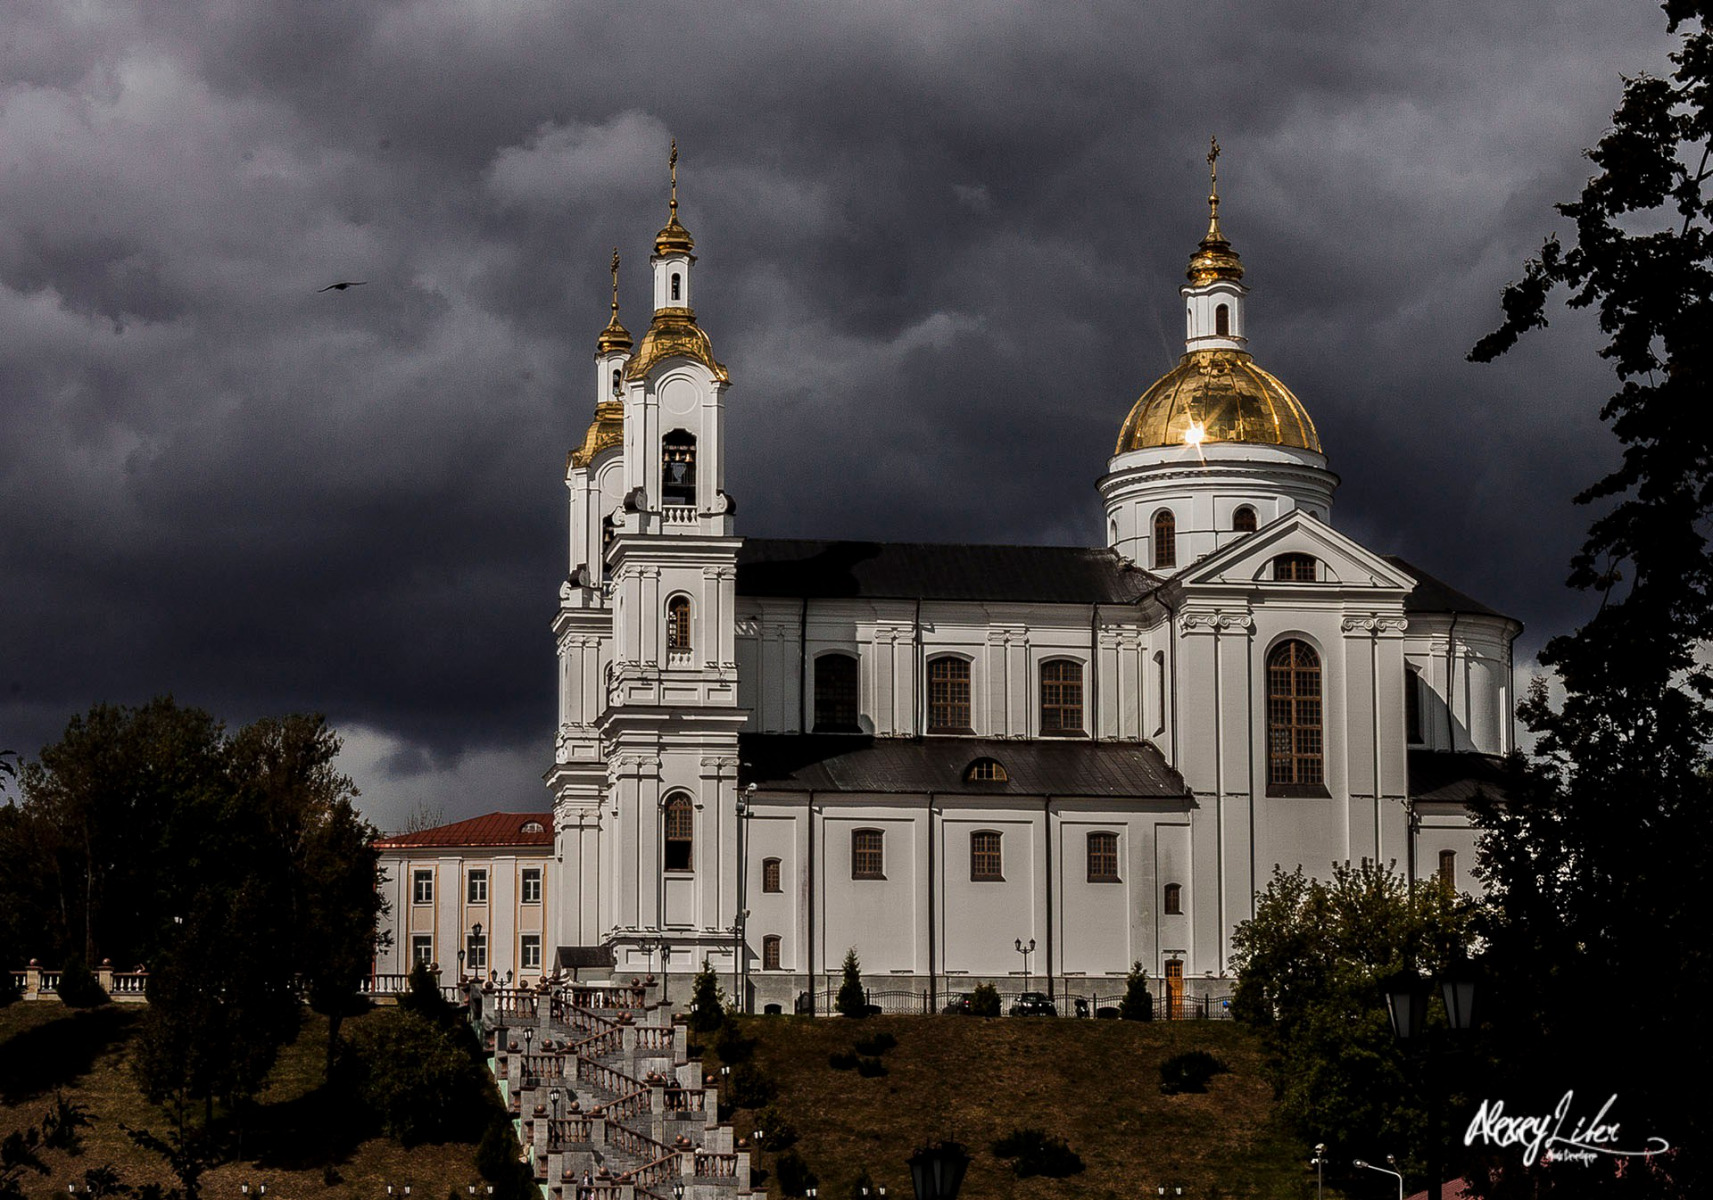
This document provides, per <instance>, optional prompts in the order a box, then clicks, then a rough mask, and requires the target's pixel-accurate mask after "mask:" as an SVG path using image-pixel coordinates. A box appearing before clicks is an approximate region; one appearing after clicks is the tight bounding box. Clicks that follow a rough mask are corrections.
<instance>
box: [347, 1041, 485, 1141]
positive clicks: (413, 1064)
mask: <svg viewBox="0 0 1713 1200" xmlns="http://www.w3.org/2000/svg"><path fill="white" fill-rule="evenodd" d="M351 1045H352V1050H353V1055H352V1058H351V1059H350V1060H348V1067H349V1069H350V1070H351V1072H352V1074H353V1076H354V1079H353V1081H352V1082H353V1084H354V1087H353V1090H354V1091H355V1093H356V1094H357V1096H359V1097H360V1098H361V1099H362V1101H363V1104H364V1105H365V1107H367V1108H368V1110H369V1111H370V1112H371V1113H372V1114H373V1115H374V1117H375V1120H376V1122H377V1123H378V1124H379V1126H380V1128H381V1131H382V1132H383V1133H385V1134H386V1135H387V1136H389V1137H393V1138H396V1139H398V1140H399V1141H400V1142H403V1143H404V1144H405V1145H406V1146H411V1145H415V1144H416V1143H418V1142H424V1141H445V1140H448V1139H450V1138H456V1137H459V1136H467V1135H468V1134H469V1133H470V1132H472V1131H471V1130H470V1128H469V1121H470V1116H469V1114H470V1113H472V1112H475V1111H479V1110H480V1109H481V1107H482V1097H483V1095H484V1092H485V1079H484V1077H483V1073H482V1072H480V1070H479V1069H478V1067H477V1066H476V1061H475V1059H474V1058H472V1057H471V1054H470V1051H469V1048H468V1047H467V1045H466V1044H465V1037H464V1035H463V1032H462V1030H459V1029H453V1028H447V1027H445V1026H443V1025H439V1024H437V1023H435V1022H434V1021H432V1020H430V1019H429V1018H427V1017H425V1016H422V1015H421V1014H420V1013H414V1012H409V1011H407V1010H405V1009H402V1008H395V1009H393V1010H392V1011H391V1012H382V1013H377V1014H376V1015H375V1017H373V1018H372V1019H370V1020H368V1021H365V1022H364V1023H363V1024H362V1025H360V1026H359V1027H358V1028H357V1030H356V1032H355V1034H354V1036H353V1037H352V1039H351ZM508 1136H510V1134H509V1127H508ZM513 1142H514V1144H515V1142H516V1139H515V1138H513ZM514 1157H515V1154H514Z"/></svg>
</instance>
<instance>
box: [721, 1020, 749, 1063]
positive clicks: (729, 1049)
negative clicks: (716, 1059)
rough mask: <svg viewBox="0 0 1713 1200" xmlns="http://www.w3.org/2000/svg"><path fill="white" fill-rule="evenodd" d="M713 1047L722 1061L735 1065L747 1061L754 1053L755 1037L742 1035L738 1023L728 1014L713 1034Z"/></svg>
mask: <svg viewBox="0 0 1713 1200" xmlns="http://www.w3.org/2000/svg"><path fill="white" fill-rule="evenodd" d="M713 1049H714V1053H715V1054H717V1055H719V1056H720V1061H721V1062H722V1063H725V1064H727V1065H729V1066H736V1065H737V1064H738V1063H744V1062H748V1061H749V1060H750V1058H751V1057H752V1056H753V1055H754V1054H755V1039H754V1038H752V1037H746V1036H744V1032H743V1030H741V1029H739V1028H738V1023H737V1022H736V1021H735V1020H733V1019H732V1017H731V1016H730V1015H729V1014H728V1015H727V1016H726V1017H725V1019H724V1020H723V1021H721V1022H720V1028H719V1029H718V1030H717V1031H716V1032H715V1034H714V1041H713Z"/></svg>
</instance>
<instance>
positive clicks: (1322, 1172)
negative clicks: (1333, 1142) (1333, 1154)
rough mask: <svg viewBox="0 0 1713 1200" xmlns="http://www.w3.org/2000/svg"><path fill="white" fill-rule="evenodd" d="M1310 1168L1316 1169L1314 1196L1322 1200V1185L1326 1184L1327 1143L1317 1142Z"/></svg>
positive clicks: (1310, 1160)
mask: <svg viewBox="0 0 1713 1200" xmlns="http://www.w3.org/2000/svg"><path fill="white" fill-rule="evenodd" d="M1309 1166H1311V1167H1313V1168H1314V1196H1315V1200H1320V1191H1321V1187H1322V1185H1324V1184H1325V1183H1326V1143H1325V1142H1316V1143H1315V1148H1314V1157H1313V1158H1311V1159H1309Z"/></svg>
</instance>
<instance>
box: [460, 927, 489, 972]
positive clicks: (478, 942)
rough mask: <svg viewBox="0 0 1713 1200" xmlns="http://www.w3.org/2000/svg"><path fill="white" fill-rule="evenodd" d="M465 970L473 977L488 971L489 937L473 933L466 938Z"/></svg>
mask: <svg viewBox="0 0 1713 1200" xmlns="http://www.w3.org/2000/svg"><path fill="white" fill-rule="evenodd" d="M464 969H465V970H466V971H468V972H470V973H471V974H472V975H474V974H476V973H477V972H478V971H486V970H487V969H488V935H487V934H485V933H471V934H466V935H465V937H464Z"/></svg>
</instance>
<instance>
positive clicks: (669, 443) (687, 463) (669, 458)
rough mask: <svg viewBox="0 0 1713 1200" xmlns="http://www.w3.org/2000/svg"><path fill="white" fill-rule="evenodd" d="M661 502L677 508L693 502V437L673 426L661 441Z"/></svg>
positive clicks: (694, 453) (694, 464) (694, 494)
mask: <svg viewBox="0 0 1713 1200" xmlns="http://www.w3.org/2000/svg"><path fill="white" fill-rule="evenodd" d="M660 474H661V478H660V502H661V503H662V504H670V505H674V506H676V507H683V506H685V505H694V504H695V503H696V438H695V435H694V434H691V433H688V432H686V431H685V430H682V429H674V430H673V431H672V432H671V433H669V434H667V435H666V436H665V437H664V438H662V439H661V442H660Z"/></svg>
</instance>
